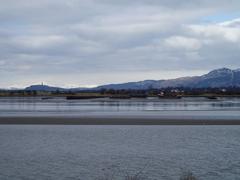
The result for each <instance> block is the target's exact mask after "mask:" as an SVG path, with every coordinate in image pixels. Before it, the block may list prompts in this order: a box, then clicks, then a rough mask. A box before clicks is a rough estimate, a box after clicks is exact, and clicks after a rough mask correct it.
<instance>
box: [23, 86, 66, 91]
mask: <svg viewBox="0 0 240 180" xmlns="http://www.w3.org/2000/svg"><path fill="white" fill-rule="evenodd" d="M25 90H26V91H65V90H66V89H64V88H60V87H52V86H47V85H32V86H29V87H26V88H25Z"/></svg>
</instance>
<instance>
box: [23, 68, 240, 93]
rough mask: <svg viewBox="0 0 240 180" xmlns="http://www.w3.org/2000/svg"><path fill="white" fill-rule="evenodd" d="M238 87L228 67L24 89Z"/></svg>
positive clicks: (239, 77) (237, 76) (237, 74)
mask: <svg viewBox="0 0 240 180" xmlns="http://www.w3.org/2000/svg"><path fill="white" fill-rule="evenodd" d="M231 86H235V87H240V69H236V70H231V69H228V68H221V69H216V70H213V71H211V72H209V73H208V74H204V75H202V76H193V77H181V78H176V79H169V80H145V81H139V82H127V83H122V84H108V85H103V86H98V87H96V88H72V89H66V88H60V87H51V86H47V85H32V86H30V87H27V88H26V89H25V90H36V91H57V90H58V91H69V90H70V91H80V90H100V89H115V90H119V89H136V90H144V89H149V88H156V89H160V88H167V87H172V88H175V87H189V88H217V87H231Z"/></svg>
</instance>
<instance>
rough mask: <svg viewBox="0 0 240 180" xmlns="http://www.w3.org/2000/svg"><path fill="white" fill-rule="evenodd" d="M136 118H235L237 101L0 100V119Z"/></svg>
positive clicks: (239, 110) (239, 114)
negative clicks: (66, 117)
mask: <svg viewBox="0 0 240 180" xmlns="http://www.w3.org/2000/svg"><path fill="white" fill-rule="evenodd" d="M56 115H57V116H96V117H99V116H114V117H115V116H139V117H144V116H146V117H149V116H155V117H163V118H171V117H174V118H177V117H179V118H191V119H194V118H207V119H211V118H213V119H214V118H217V119H221V118H223V119H239V117H240V98H221V99H217V100H209V99H206V98H182V99H175V100H174V99H157V98H155V99H154V98H152V99H131V100H113V99H95V100H66V99H64V98H61V97H60V98H53V99H42V98H41V97H32V98H31V97H30V98H20V97H18V98H14V97H12V98H0V116H56Z"/></svg>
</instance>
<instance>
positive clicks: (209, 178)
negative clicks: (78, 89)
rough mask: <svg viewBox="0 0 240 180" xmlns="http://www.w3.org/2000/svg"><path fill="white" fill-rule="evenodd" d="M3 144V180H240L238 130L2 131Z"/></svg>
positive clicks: (54, 128) (0, 176)
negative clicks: (186, 179) (111, 179)
mask: <svg viewBox="0 0 240 180" xmlns="http://www.w3.org/2000/svg"><path fill="white" fill-rule="evenodd" d="M0 142H1V143H0V179H3V180H26V179H28V180H44V179H48V180H52V179H53V180H55V179H58V180H63V179H73V180H75V179H80V180H94V179H99V178H100V177H102V176H104V174H114V176H115V177H121V176H123V175H125V174H134V173H136V172H138V171H142V172H143V175H144V176H146V177H148V179H151V180H153V179H157V180H162V179H163V180H165V179H166V180H168V179H169V180H175V179H176V180H177V179H179V177H180V175H181V174H182V172H184V171H188V170H189V171H192V172H193V173H194V174H195V175H196V176H197V177H198V178H199V179H200V180H201V179H202V180H220V179H221V180H223V179H224V180H234V179H236V180H237V179H239V178H240V156H239V153H240V128H239V127H238V126H55V125H51V126H49V125H42V126H34V125H21V126H20V125H12V126H10V125H1V126H0ZM116 179H117V178H116Z"/></svg>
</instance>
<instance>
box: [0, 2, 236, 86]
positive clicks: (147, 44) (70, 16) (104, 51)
mask: <svg viewBox="0 0 240 180" xmlns="http://www.w3.org/2000/svg"><path fill="white" fill-rule="evenodd" d="M239 8H240V1H239V0H231V1H225V0H213V1H207V0H188V1H179V0H171V1H169V0H139V1H131V2H130V1H128V0H121V1H114V0H67V1H66V0H51V1H48V0H42V1H30V0H22V1H18V0H8V1H5V2H4V1H3V2H0V52H1V53H0V76H1V81H0V87H10V86H25V85H27V84H32V83H40V82H42V81H43V82H46V83H49V84H53V85H61V86H63V85H64V86H84V85H97V84H104V83H110V82H125V81H135V80H143V79H162V78H165V79H167V78H172V77H176V76H182V75H187V74H189V75H193V74H197V73H200V72H206V71H208V70H210V69H213V68H219V67H224V66H225V67H230V68H238V67H240V61H239V57H240V53H239V50H240V19H238V16H237V14H236V13H235V12H237V11H238V10H239ZM233 14H234V15H233ZM223 15H224V16H226V15H227V18H223ZM213 17H214V18H213Z"/></svg>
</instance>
